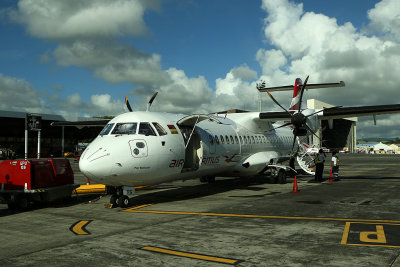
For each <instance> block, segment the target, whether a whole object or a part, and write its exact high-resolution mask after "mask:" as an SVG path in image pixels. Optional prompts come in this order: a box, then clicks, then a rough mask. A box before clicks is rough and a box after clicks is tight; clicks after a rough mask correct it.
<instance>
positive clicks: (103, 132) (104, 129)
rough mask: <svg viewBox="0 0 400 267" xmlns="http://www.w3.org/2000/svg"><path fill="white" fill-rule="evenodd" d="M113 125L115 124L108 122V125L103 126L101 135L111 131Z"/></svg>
mask: <svg viewBox="0 0 400 267" xmlns="http://www.w3.org/2000/svg"><path fill="white" fill-rule="evenodd" d="M113 126H114V123H109V124H107V125H106V126H105V127H104V128H103V130H101V132H100V135H107V134H108V133H109V132H110V131H111V129H112V127H113Z"/></svg>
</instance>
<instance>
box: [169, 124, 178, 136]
mask: <svg viewBox="0 0 400 267" xmlns="http://www.w3.org/2000/svg"><path fill="white" fill-rule="evenodd" d="M167 126H168V129H169V130H170V132H171V134H178V130H177V129H176V128H175V126H174V125H167Z"/></svg>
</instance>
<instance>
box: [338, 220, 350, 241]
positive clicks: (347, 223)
mask: <svg viewBox="0 0 400 267" xmlns="http://www.w3.org/2000/svg"><path fill="white" fill-rule="evenodd" d="M349 230H350V222H346V225H345V226H344V231H343V236H342V242H340V244H342V245H346V244H347V238H348V237H349Z"/></svg>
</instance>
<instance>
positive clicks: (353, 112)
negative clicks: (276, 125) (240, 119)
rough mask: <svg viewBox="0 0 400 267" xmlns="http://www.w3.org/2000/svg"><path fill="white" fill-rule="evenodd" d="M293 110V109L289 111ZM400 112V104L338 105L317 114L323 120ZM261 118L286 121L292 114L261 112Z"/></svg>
mask: <svg viewBox="0 0 400 267" xmlns="http://www.w3.org/2000/svg"><path fill="white" fill-rule="evenodd" d="M289 112H291V111H289ZM393 113H400V104H395V105H377V106H360V107H336V108H330V109H326V110H324V111H322V112H320V113H318V114H317V116H318V117H319V119H321V120H329V119H341V118H352V117H362V116H375V115H383V114H393ZM259 118H260V119H263V120H270V121H286V120H290V118H291V116H290V114H289V113H287V112H285V111H278V112H274V111H272V112H260V114H259Z"/></svg>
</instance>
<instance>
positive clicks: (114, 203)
mask: <svg viewBox="0 0 400 267" xmlns="http://www.w3.org/2000/svg"><path fill="white" fill-rule="evenodd" d="M110 204H111V205H112V206H113V207H118V196H117V195H112V196H111V198H110Z"/></svg>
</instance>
